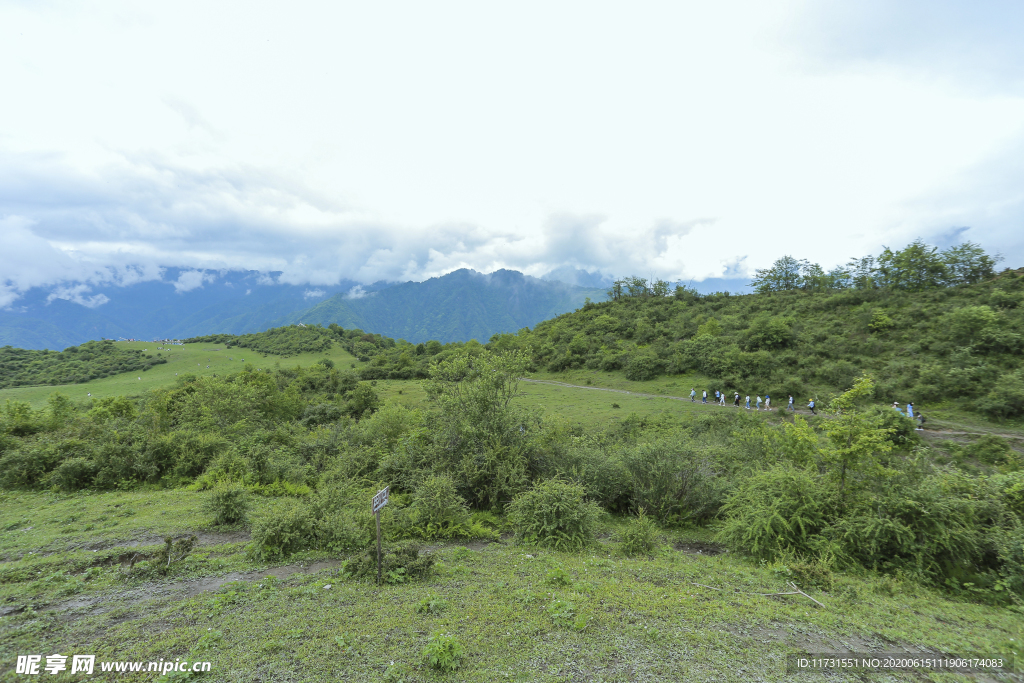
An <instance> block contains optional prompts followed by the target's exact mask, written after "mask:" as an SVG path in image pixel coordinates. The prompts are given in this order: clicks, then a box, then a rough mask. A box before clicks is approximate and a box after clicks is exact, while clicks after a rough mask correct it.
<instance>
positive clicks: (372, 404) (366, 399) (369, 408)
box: [345, 382, 380, 420]
mask: <svg viewBox="0 0 1024 683" xmlns="http://www.w3.org/2000/svg"><path fill="white" fill-rule="evenodd" d="M379 406H380V399H379V398H378V397H377V392H376V391H374V390H373V387H372V386H371V385H370V383H369V382H360V383H359V384H358V385H357V386H356V388H355V389H354V390H353V391H352V394H351V398H350V399H349V401H348V403H347V404H346V405H345V413H346V414H347V415H350V416H352V417H354V418H356V419H357V420H358V419H359V418H361V417H365V416H368V415H370V414H371V413H373V412H374V411H375V410H377V408H378V407H379Z"/></svg>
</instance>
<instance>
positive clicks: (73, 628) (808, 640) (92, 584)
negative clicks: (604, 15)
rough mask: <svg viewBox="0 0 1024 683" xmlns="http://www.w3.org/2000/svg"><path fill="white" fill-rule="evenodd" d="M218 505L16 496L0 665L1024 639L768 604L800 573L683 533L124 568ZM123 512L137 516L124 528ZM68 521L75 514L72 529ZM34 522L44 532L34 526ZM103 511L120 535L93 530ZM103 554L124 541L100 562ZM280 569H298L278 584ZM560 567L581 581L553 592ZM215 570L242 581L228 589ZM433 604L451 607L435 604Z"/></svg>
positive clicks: (886, 585)
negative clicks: (445, 650)
mask: <svg viewBox="0 0 1024 683" xmlns="http://www.w3.org/2000/svg"><path fill="white" fill-rule="evenodd" d="M205 495H208V494H204V493H192V492H184V491H152V492H137V493H131V494H127V493H108V494H94V495H82V496H74V497H60V496H54V495H52V494H18V495H5V496H4V497H3V498H2V499H0V524H3V525H4V526H3V527H2V528H5V529H7V530H6V531H5V532H4V540H3V543H4V545H3V552H4V554H5V556H6V558H7V562H5V564H4V566H3V570H2V572H3V573H2V577H3V584H2V586H3V590H2V591H0V599H2V601H3V602H2V607H4V608H6V609H8V610H10V609H11V608H14V609H15V610H17V609H22V608H23V609H24V611H20V612H18V611H16V613H13V614H8V615H7V616H4V617H3V621H2V622H0V624H2V627H0V628H2V629H3V631H2V632H3V637H2V638H0V650H2V655H0V656H2V659H3V660H4V661H5V662H9V663H11V665H12V666H11V667H10V668H8V669H7V670H6V671H5V672H4V674H2V676H10V677H11V678H10V679H11V680H16V679H14V678H13V674H12V673H11V672H12V671H13V661H14V659H15V656H16V655H17V654H30V653H37V654H50V653H53V652H61V653H80V654H96V655H97V658H98V659H101V660H102V659H128V660H144V661H152V660H158V659H160V658H164V659H174V658H176V657H182V658H184V657H187V658H189V659H190V660H208V661H211V662H212V663H213V672H212V675H211V676H210V679H211V680H223V681H252V680H301V681H337V680H351V681H364V680H365V681H376V680H382V679H383V680H400V679H401V678H402V677H404V679H405V680H407V681H432V680H450V681H456V680H458V681H494V680H512V681H568V680H597V681H645V680H649V681H666V680H671V681H682V680H720V681H750V680H766V681H783V680H789V677H787V675H786V673H785V665H784V658H785V656H786V655H787V654H791V653H797V652H803V651H829V650H835V651H844V650H847V651H849V650H853V651H873V652H891V651H902V650H904V649H906V650H910V651H915V650H916V651H920V649H928V650H932V651H941V652H945V653H951V654H952V653H959V654H984V653H1005V652H1008V651H1012V650H1019V646H1018V643H1019V642H1020V639H1021V638H1022V637H1024V628H1022V627H1024V619H1021V618H1020V614H1019V613H1015V612H1012V611H1010V610H1007V609H999V608H993V607H986V606H982V605H973V604H965V603H959V602H954V601H951V600H949V599H948V598H945V597H943V596H941V595H939V594H936V593H933V592H931V591H928V590H925V589H922V588H920V587H918V586H915V585H912V584H902V583H899V582H893V581H892V580H885V579H880V578H877V577H874V576H871V575H867V574H866V575H863V576H846V575H844V576H840V577H838V579H837V585H836V587H835V588H834V589H833V590H832V591H831V592H828V593H826V592H823V591H820V590H816V589H813V588H805V590H806V591H807V592H808V593H809V594H810V595H812V596H813V597H815V598H816V599H817V600H819V601H821V602H822V603H824V604H825V605H826V608H825V609H820V608H817V607H815V606H814V604H813V603H812V602H811V601H810V600H807V599H806V598H803V597H802V596H784V597H763V596H758V595H752V594H751V593H756V592H761V593H772V592H785V591H787V590H790V589H789V588H788V587H787V583H786V582H787V581H788V580H789V579H790V577H789V575H788V574H787V572H786V570H785V568H783V567H781V566H771V567H767V566H756V565H754V564H752V563H750V562H748V561H746V560H743V559H741V558H738V557H734V556H731V555H729V554H724V555H718V556H708V555H698V554H688V553H687V552H682V551H679V550H675V549H674V547H673V544H672V542H673V541H680V540H684V539H685V538H686V537H685V535H678V534H666V535H665V536H664V537H663V540H664V541H666V543H665V544H664V545H663V546H662V547H661V548H660V550H658V551H657V552H656V553H655V555H654V556H653V557H652V558H649V559H627V558H625V557H623V556H622V555H621V554H620V553H619V552H618V541H617V540H616V538H617V534H616V532H617V530H618V528H619V527H620V525H619V524H618V523H616V522H615V521H614V520H611V519H609V520H607V521H606V522H605V532H606V533H605V534H603V535H604V536H605V538H604V539H603V540H602V541H601V542H600V543H598V544H596V545H595V546H594V547H592V548H591V549H589V550H587V551H585V552H582V553H579V554H566V553H559V552H553V551H548V550H544V549H540V550H538V549H533V548H528V547H517V546H514V545H509V544H506V543H493V544H490V545H486V546H483V547H481V546H479V545H475V544H474V545H473V546H472V547H473V548H474V549H473V550H467V549H465V548H462V547H460V546H455V545H447V546H440V547H436V548H435V549H434V550H433V552H435V553H436V554H437V557H438V558H439V560H440V562H439V563H438V565H437V570H436V573H435V574H434V576H433V577H431V578H430V579H428V580H426V581H422V582H412V583H408V584H400V585H394V586H388V585H386V586H383V587H377V586H374V585H373V584H372V583H369V582H363V581H355V580H351V579H345V578H342V577H340V576H338V575H337V569H335V568H328V569H324V570H322V571H319V572H315V573H311V574H304V573H302V570H300V571H299V572H298V573H293V574H290V575H288V576H287V577H285V575H286V574H287V573H288V572H291V571H294V570H296V569H297V565H299V564H302V565H305V566H306V567H308V566H310V565H312V564H313V563H315V562H317V561H322V560H327V559H333V558H330V557H328V556H327V555H324V554H317V553H313V552H308V553H304V554H302V555H299V556H295V557H293V558H291V559H290V560H289V565H290V566H289V567H287V568H279V569H277V570H275V569H274V568H273V567H269V568H268V567H265V566H261V565H258V564H256V563H253V562H252V561H250V560H249V559H247V556H246V554H245V546H244V544H242V543H237V542H235V543H222V544H218V543H216V540H215V539H214V541H211V542H210V543H207V544H206V545H203V546H201V547H200V548H199V549H198V550H197V551H194V552H193V553H192V555H191V556H189V557H188V558H187V559H186V560H184V561H183V562H182V563H181V564H180V566H178V567H177V568H175V569H174V570H172V572H171V574H170V575H169V576H167V577H158V578H155V579H154V578H150V579H148V580H146V581H140V580H136V579H131V578H125V577H124V576H123V574H124V571H125V570H124V569H123V568H119V567H118V566H116V565H111V564H110V562H111V561H112V560H111V558H115V557H116V556H117V555H118V554H120V553H123V552H125V550H126V546H125V545H122V546H121V547H118V546H117V545H116V543H118V542H119V541H120V542H122V543H124V542H126V540H127V539H132V538H147V537H149V536H159V535H162V534H166V533H185V532H190V531H197V532H203V531H209V529H208V527H207V522H208V520H207V519H206V518H205V516H204V515H203V514H202V513H199V512H196V509H197V507H198V504H199V503H200V502H201V501H202V499H203V498H204V496H205ZM263 504H266V505H269V504H272V502H271V503H266V502H264V503H263ZM26 510H32V512H31V513H29V514H26ZM117 510H130V511H132V512H133V514H132V515H127V516H121V517H117V516H116V515H117V513H116V512H114V511H117ZM76 513H77V514H76ZM112 513H113V516H112ZM69 515H70V516H76V519H75V520H74V521H73V522H70V523H69V522H67V521H66V520H67V518H68V516H69ZM26 517H30V518H31V520H30V524H29V525H30V526H33V529H30V530H25V529H24V528H23V527H19V526H17V525H19V524H23V523H24V522H25V521H26V520H25V518H26ZM103 517H106V518H107V519H106V520H104V521H109V520H110V519H116V520H117V521H118V524H117V525H116V526H114V527H109V528H96V529H94V530H92V531H88V532H87V531H84V526H82V525H86V526H88V525H89V524H93V525H96V524H99V525H102V524H103V523H104V521H101V520H100V518H103ZM68 524H70V525H71V526H73V527H74V530H67V529H66V528H65V527H66V526H67V525H68ZM12 527H13V528H12ZM698 536H706V533H704V532H702V533H701V534H698ZM110 544H115V545H110ZM97 545H101V546H106V547H103V548H102V549H99V550H97V552H93V548H92V546H97ZM61 548H63V549H61ZM138 549H140V550H145V549H146V548H145V547H142V548H138ZM133 550H135V549H133ZM47 551H57V552H56V553H55V554H54V555H45V554H44V553H45V552H47ZM30 552H34V553H36V554H35V555H29V554H28V553H30ZM41 555H42V556H41ZM528 555H532V556H533V557H528ZM22 556H23V557H22ZM19 557H20V559H17V558H19ZM104 560H106V562H105V561H104ZM559 570H560V571H559ZM243 572H244V573H243ZM275 573H276V574H277V575H279V576H282V577H285V578H281V579H280V580H273V579H270V580H268V579H266V578H265V577H266V576H268V575H275ZM553 574H558V575H559V576H566V577H568V585H565V584H566V583H567V582H566V581H564V580H563V581H560V582H553V581H551V580H550V577H551V576H552V575H553ZM216 577H221V578H220V580H221V581H223V580H227V579H231V578H233V577H238V578H240V579H241V580H239V581H237V582H230V583H227V584H226V585H217V584H218V581H216ZM695 583H700V584H705V585H708V586H714V587H716V588H721V589H722V590H721V591H715V590H710V589H708V588H703V587H700V586H696V585H694V584H695ZM328 585H330V588H327V586H328ZM204 586H208V587H210V590H204V589H203V587H204ZM734 589H735V590H740V591H747V592H746V593H736V592H733V591H734ZM428 596H430V597H431V598H436V602H437V603H438V604H439V605H440V607H439V608H438V609H436V610H418V609H417V606H418V605H419V604H420V603H421V602H423V601H424V599H425V598H427V597H428ZM435 631H444V632H447V633H451V634H452V635H453V636H455V638H457V639H458V641H459V642H460V643H461V644H462V645H463V647H464V648H465V652H466V660H465V664H464V666H463V667H462V668H461V669H460V670H459V671H457V672H456V673H454V674H451V675H448V676H445V675H442V674H438V673H434V672H433V671H431V670H430V669H428V668H427V667H426V666H425V665H424V664H423V662H422V660H421V656H420V653H421V651H422V650H423V648H424V647H425V646H426V644H427V641H428V638H429V637H430V634H432V633H434V632H435ZM392 662H393V664H392ZM386 671H390V672H391V674H390V675H391V676H392V678H391V679H388V678H386V677H384V676H385V672H386ZM98 678H99V679H100V680H102V677H98ZM804 679H805V680H858V679H857V678H855V677H854V676H848V677H846V678H843V677H839V678H830V679H825V678H824V677H816V676H813V675H807V676H806V677H805V678H804ZM3 680H8V678H3ZM140 680H149V679H140ZM880 680H882V679H880ZM889 680H920V679H918V678H914V677H912V676H909V675H906V676H896V677H893V678H892V679H889ZM935 680H968V679H966V678H964V677H956V676H949V677H946V678H942V679H935Z"/></svg>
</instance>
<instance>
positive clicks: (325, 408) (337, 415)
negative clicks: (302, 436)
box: [301, 403, 342, 427]
mask: <svg viewBox="0 0 1024 683" xmlns="http://www.w3.org/2000/svg"><path fill="white" fill-rule="evenodd" d="M341 414H342V411H341V408H339V407H338V406H337V405H335V404H333V403H318V404H316V405H314V406H307V407H306V410H305V412H303V413H302V420H301V421H302V424H303V425H305V426H306V427H316V426H317V425H325V424H331V423H332V422H337V421H338V420H339V419H341Z"/></svg>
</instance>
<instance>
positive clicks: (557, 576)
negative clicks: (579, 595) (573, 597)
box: [544, 566, 572, 588]
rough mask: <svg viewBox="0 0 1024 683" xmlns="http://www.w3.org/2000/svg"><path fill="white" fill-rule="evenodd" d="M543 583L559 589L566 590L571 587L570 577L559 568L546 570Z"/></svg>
mask: <svg viewBox="0 0 1024 683" xmlns="http://www.w3.org/2000/svg"><path fill="white" fill-rule="evenodd" d="M544 582H545V583H548V584H550V585H552V586H558V587H559V588H567V587H569V586H571V585H572V576H570V575H569V572H567V571H565V570H564V569H562V568H561V567H558V566H555V567H552V568H551V569H549V570H548V573H547V574H546V575H545V576H544Z"/></svg>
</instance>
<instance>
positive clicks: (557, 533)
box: [508, 479, 601, 550]
mask: <svg viewBox="0 0 1024 683" xmlns="http://www.w3.org/2000/svg"><path fill="white" fill-rule="evenodd" d="M600 514H601V508H600V507H599V506H598V505H597V504H596V503H593V502H590V501H588V500H586V491H585V489H584V488H583V487H582V486H580V485H579V484H573V483H570V482H567V481H563V480H559V479H548V480H547V481H542V482H539V483H537V484H535V485H534V486H533V487H531V488H530V489H529V490H527V491H526V492H524V493H522V494H520V495H519V496H517V497H516V499H515V500H513V501H512V503H511V505H509V507H508V519H509V524H510V526H511V527H512V528H513V529H515V534H516V535H515V538H516V540H517V541H518V542H520V543H528V544H537V545H542V546H549V547H552V548H555V549H557V550H579V549H581V548H583V547H585V546H587V545H589V544H590V543H591V542H592V541H593V538H594V531H595V527H596V525H597V519H598V517H599V515H600Z"/></svg>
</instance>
